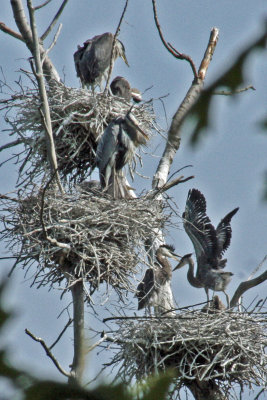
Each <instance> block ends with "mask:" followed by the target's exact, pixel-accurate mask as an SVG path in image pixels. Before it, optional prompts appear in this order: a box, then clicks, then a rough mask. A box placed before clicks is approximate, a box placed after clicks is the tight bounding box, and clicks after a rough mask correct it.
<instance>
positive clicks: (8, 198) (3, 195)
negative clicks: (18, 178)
mask: <svg viewBox="0 0 267 400" xmlns="http://www.w3.org/2000/svg"><path fill="white" fill-rule="evenodd" d="M0 199H3V200H10V201H14V202H15V203H20V200H17V199H14V198H13V197H9V196H7V195H5V194H0Z"/></svg>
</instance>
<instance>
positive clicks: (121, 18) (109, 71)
mask: <svg viewBox="0 0 267 400" xmlns="http://www.w3.org/2000/svg"><path fill="white" fill-rule="evenodd" d="M128 1H129V0H126V2H125V6H124V9H123V11H122V14H121V17H120V21H119V24H118V26H117V29H116V32H115V35H114V38H113V43H112V50H111V58H110V65H109V70H108V79H107V82H106V86H105V90H104V93H107V90H108V85H109V81H110V76H111V72H112V69H113V64H114V60H113V53H114V47H115V42H116V39H117V36H118V34H119V32H120V27H121V23H122V20H123V18H124V15H125V12H126V9H127V6H128Z"/></svg>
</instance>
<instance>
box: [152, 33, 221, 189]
mask: <svg viewBox="0 0 267 400" xmlns="http://www.w3.org/2000/svg"><path fill="white" fill-rule="evenodd" d="M218 34H219V31H218V29H217V28H213V29H212V31H211V34H210V39H209V43H208V45H207V49H206V51H205V54H204V57H203V60H202V61H201V64H200V68H199V72H198V74H199V77H198V78H197V79H194V81H193V83H192V85H191V87H190V88H189V90H188V92H187V94H186V96H185V98H184V100H183V101H182V103H181V105H180V106H179V108H178V110H177V111H176V113H175V114H174V116H173V118H172V123H171V126H170V129H169V132H168V141H167V143H166V146H165V149H164V152H163V155H162V157H161V159H160V162H159V165H158V168H157V171H156V174H155V175H154V178H153V188H161V187H162V186H163V185H164V184H165V182H166V181H167V177H168V174H169V170H170V166H171V164H172V161H173V158H174V156H175V154H176V152H177V150H178V149H179V147H180V141H181V137H180V136H181V127H182V123H183V122H184V119H185V118H186V116H187V115H188V113H189V111H190V110H191V109H192V107H193V106H194V104H195V103H196V101H197V99H198V98H199V95H200V93H201V91H202V88H203V84H204V79H205V76H206V72H207V69H208V66H209V63H210V61H211V58H212V54H213V52H214V50H215V47H216V44H217V40H218Z"/></svg>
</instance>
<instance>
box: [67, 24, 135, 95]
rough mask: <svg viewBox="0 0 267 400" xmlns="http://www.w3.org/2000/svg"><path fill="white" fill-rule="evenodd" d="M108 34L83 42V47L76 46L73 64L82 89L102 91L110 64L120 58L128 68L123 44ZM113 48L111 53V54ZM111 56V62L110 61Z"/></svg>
mask: <svg viewBox="0 0 267 400" xmlns="http://www.w3.org/2000/svg"><path fill="white" fill-rule="evenodd" d="M113 42H114V35H113V34H112V33H110V32H106V33H103V34H102V35H97V36H94V37H93V38H92V39H88V40H87V41H86V42H84V44H83V47H81V46H78V50H77V51H76V52H75V53H74V55H73V57H74V63H75V68H76V72H77V76H78V77H79V78H80V80H81V83H82V87H85V86H89V87H91V88H92V90H93V91H94V88H95V86H99V87H100V89H101V90H102V81H103V80H107V78H108V72H109V68H110V64H112V63H113V62H114V61H115V60H116V59H117V58H118V57H121V58H122V59H123V60H124V62H125V63H126V65H128V66H129V64H128V61H127V58H126V55H125V48H124V45H123V43H122V42H121V41H120V40H118V39H115V43H114V47H113ZM112 48H113V52H112ZM111 55H112V61H111Z"/></svg>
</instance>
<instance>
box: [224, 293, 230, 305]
mask: <svg viewBox="0 0 267 400" xmlns="http://www.w3.org/2000/svg"><path fill="white" fill-rule="evenodd" d="M223 293H224V294H225V297H226V301H227V309H228V310H229V308H230V299H229V296H228V294H227V293H226V291H225V290H223Z"/></svg>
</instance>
